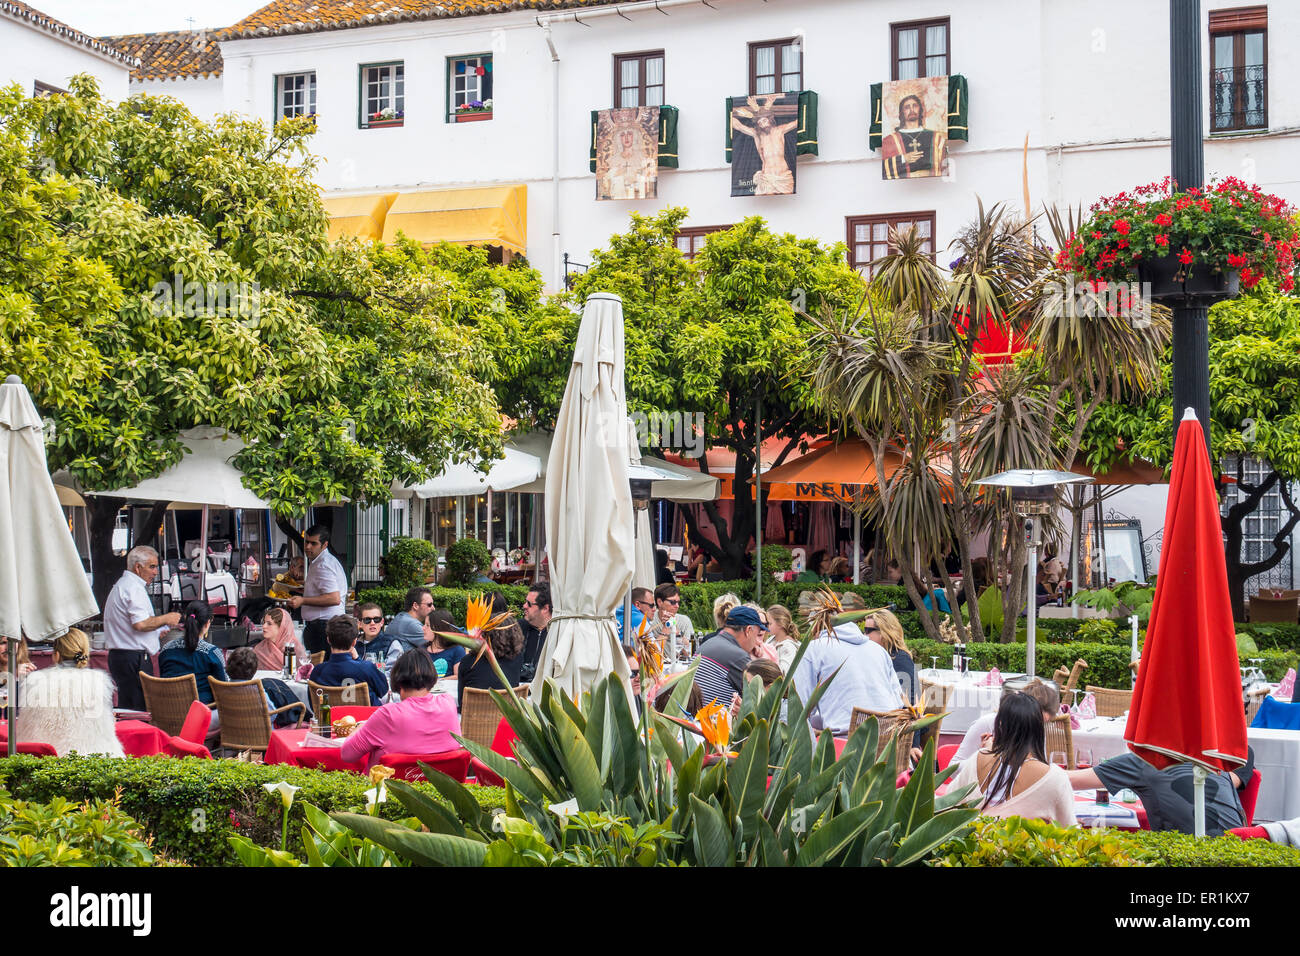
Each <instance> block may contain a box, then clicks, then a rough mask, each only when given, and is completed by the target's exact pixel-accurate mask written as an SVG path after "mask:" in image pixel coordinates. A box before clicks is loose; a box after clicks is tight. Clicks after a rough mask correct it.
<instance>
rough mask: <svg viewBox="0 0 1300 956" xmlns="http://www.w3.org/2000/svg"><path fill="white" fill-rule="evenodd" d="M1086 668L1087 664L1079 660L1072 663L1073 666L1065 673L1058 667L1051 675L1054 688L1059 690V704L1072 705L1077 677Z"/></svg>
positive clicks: (1077, 685) (1077, 681)
mask: <svg viewBox="0 0 1300 956" xmlns="http://www.w3.org/2000/svg"><path fill="white" fill-rule="evenodd" d="M1087 668H1088V662H1087V661H1085V660H1084V659H1083V658H1079V659H1078V660H1076V661H1075V662H1074V666H1073V667H1071V668H1070V670H1069V672H1068V673H1067V672H1066V670H1065V668H1064V667H1058V668H1057V669H1056V671H1055V672H1054V673H1053V674H1052V679H1053V680H1055V681H1056V686H1058V687H1060V688H1061V703H1063V704H1073V703H1074V701H1073V700H1072V699H1071V695H1072V693H1073V692H1074V691H1075V690H1077V689H1078V687H1079V677H1080V675H1082V674H1083V672H1084V671H1085V670H1087Z"/></svg>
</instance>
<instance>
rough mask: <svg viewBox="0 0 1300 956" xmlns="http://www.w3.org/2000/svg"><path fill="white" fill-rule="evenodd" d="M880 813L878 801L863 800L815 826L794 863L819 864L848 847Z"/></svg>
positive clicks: (827, 861)
mask: <svg viewBox="0 0 1300 956" xmlns="http://www.w3.org/2000/svg"><path fill="white" fill-rule="evenodd" d="M879 814H880V804H878V803H864V804H863V805H862V806H860V807H854V808H853V809H852V810H849V811H848V812H847V813H841V814H840V815H839V816H837V817H835V818H834V819H832V820H831V821H830V822H829V823H826V824H825V825H823V826H821V827H819V828H818V829H817V830H815V831H814V832H813V833H812V835H811V836H809V837H808V839H807V840H805V841H804V844H803V846H802V847H800V848H799V855H798V856H797V857H796V858H795V860H794V865H795V866H822V865H824V864H826V863H829V862H830V861H832V860H833V859H834V858H835V857H836V856H837V855H838V854H840V853H843V852H844V851H845V850H847V849H848V847H849V844H851V843H852V842H853V841H854V840H855V839H857V837H858V835H859V834H860V833H862V832H863V831H865V830H866V829H867V827H869V826H871V823H872V821H873V820H875V819H876V817H877V816H879Z"/></svg>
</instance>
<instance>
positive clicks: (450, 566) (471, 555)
mask: <svg viewBox="0 0 1300 956" xmlns="http://www.w3.org/2000/svg"><path fill="white" fill-rule="evenodd" d="M490 567H492V552H491V551H489V550H488V547H487V545H486V544H484V543H483V542H482V541H480V540H479V539H478V538H461V539H460V540H459V541H455V542H453V543H452V544H451V546H450V547H448V548H447V582H446V583H447V584H448V586H450V587H469V586H470V585H472V584H474V583H475V582H476V581H478V577H479V575H480V574H486V573H487V571H488V569H489V568H490Z"/></svg>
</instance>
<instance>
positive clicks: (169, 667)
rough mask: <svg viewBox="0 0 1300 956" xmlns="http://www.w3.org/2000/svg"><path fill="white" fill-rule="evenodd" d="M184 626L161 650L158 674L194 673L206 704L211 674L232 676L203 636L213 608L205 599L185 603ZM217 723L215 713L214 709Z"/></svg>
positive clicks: (173, 675) (214, 675)
mask: <svg viewBox="0 0 1300 956" xmlns="http://www.w3.org/2000/svg"><path fill="white" fill-rule="evenodd" d="M181 626H182V627H183V628H185V634H184V635H183V636H182V637H178V638H176V639H174V640H171V641H168V642H167V643H166V644H164V645H163V648H162V650H161V651H159V652H158V676H159V677H183V676H184V675H186V674H193V675H194V682H195V684H197V685H198V689H199V700H201V701H203V703H205V704H210V703H212V700H213V698H212V688H211V687H209V686H208V677H209V675H211V676H212V677H215V678H216V679H217V680H229V679H230V678H229V677H228V676H226V663H225V661H223V660H222V659H221V651H219V650H217V649H216V648H215V647H214V646H213V645H211V644H209V643H208V642H207V641H206V640H204V638H206V637H207V636H208V630H209V629H210V628H211V627H212V608H210V607H208V604H207V602H206V601H191V602H190V603H189V604H187V605H185V613H184V614H183V615H182V616H181ZM212 716H213V718H214V724H213V725H214V726H215V718H216V713H215V712H214V713H213V715H212Z"/></svg>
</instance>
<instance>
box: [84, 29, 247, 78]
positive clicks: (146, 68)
mask: <svg viewBox="0 0 1300 956" xmlns="http://www.w3.org/2000/svg"><path fill="white" fill-rule="evenodd" d="M222 35H223V31H220V30H173V31H171V32H168V33H133V34H129V35H127V36H119V37H104V38H103V40H104V42H105V43H108V44H111V45H112V46H114V47H117V49H119V50H124V51H126V52H129V53H131V54H132V55H133V56H136V57H139V59H140V65H139V66H138V67H137V68H136V69H135V70H133V71H132V72H131V79H133V80H170V79H178V78H194V77H209V76H220V75H221V69H222V59H221V47H220V46H219V41H220V40H221V38H222Z"/></svg>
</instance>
